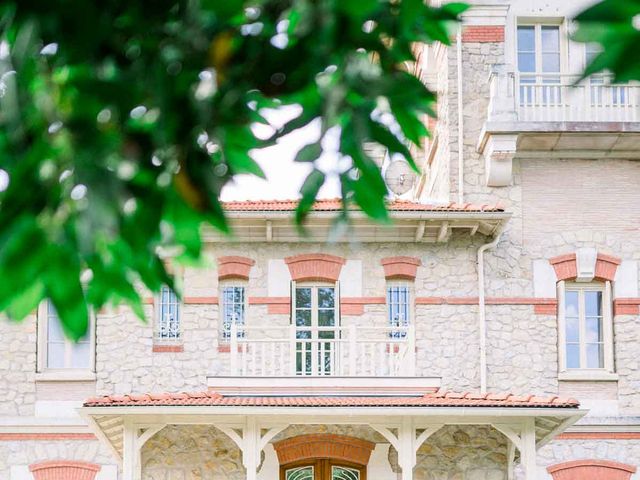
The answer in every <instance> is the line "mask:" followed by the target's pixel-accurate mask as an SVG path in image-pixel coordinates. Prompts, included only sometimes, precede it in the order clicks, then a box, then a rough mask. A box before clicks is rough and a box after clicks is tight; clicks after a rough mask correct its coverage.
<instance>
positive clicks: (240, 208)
mask: <svg viewBox="0 0 640 480" xmlns="http://www.w3.org/2000/svg"><path fill="white" fill-rule="evenodd" d="M297 205H298V200H243V201H231V202H223V203H222V207H223V208H224V209H225V210H226V211H228V212H287V211H292V210H295V209H296V206H297ZM341 208H342V201H341V200H340V199H338V198H334V199H325V200H318V201H316V203H315V204H314V206H313V210H315V211H318V212H321V211H328V212H331V211H337V210H340V209H341ZM387 208H388V209H389V210H390V211H392V212H401V211H405V212H503V211H504V209H503V208H502V207H501V206H500V205H479V204H473V203H463V204H459V203H453V202H452V203H446V204H441V205H437V204H426V203H418V202H411V201H408V200H394V201H392V202H388V203H387ZM349 209H350V210H355V209H357V207H355V206H353V205H350V206H349Z"/></svg>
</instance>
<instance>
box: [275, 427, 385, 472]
mask: <svg viewBox="0 0 640 480" xmlns="http://www.w3.org/2000/svg"><path fill="white" fill-rule="evenodd" d="M375 446H376V445H375V443H373V442H368V441H367V440H362V439H360V438H355V437H348V436H346V435H335V434H332V433H312V434H309V435H300V436H297V437H292V438H287V439H285V440H281V441H279V442H275V443H274V444H273V448H274V449H275V451H276V454H277V455H278V461H279V462H280V465H286V464H288V463H294V462H300V461H304V460H314V459H318V458H330V459H332V460H342V461H344V462H351V463H355V464H357V465H362V466H366V465H367V464H368V463H369V457H371V452H372V451H373V449H374V448H375Z"/></svg>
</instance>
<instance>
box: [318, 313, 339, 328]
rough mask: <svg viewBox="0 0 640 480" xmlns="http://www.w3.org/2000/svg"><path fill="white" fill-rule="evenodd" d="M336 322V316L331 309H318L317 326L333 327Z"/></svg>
mask: <svg viewBox="0 0 640 480" xmlns="http://www.w3.org/2000/svg"><path fill="white" fill-rule="evenodd" d="M335 324H336V316H335V312H334V311H333V310H320V311H318V326H319V327H333V326H335Z"/></svg>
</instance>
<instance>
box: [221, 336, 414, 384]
mask: <svg viewBox="0 0 640 480" xmlns="http://www.w3.org/2000/svg"><path fill="white" fill-rule="evenodd" d="M229 346H230V360H231V365H230V374H231V375H232V376H249V377H255V376H259V377H284V376H329V375H332V376H349V377H365V376H375V377H378V376H382V377H384V376H386V377H398V376H414V375H415V363H416V362H415V331H414V328H413V327H411V326H409V327H391V326H390V327H361V326H355V325H350V326H346V327H300V326H295V325H291V326H285V327H279V326H271V327H269V326H243V325H238V326H236V325H232V327H231V338H230V345H229Z"/></svg>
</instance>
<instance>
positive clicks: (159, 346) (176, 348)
mask: <svg viewBox="0 0 640 480" xmlns="http://www.w3.org/2000/svg"><path fill="white" fill-rule="evenodd" d="M151 351H152V352H154V353H180V352H184V345H182V344H180V343H156V344H154V345H153V347H152V349H151Z"/></svg>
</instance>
